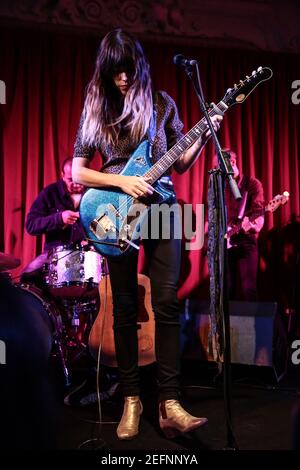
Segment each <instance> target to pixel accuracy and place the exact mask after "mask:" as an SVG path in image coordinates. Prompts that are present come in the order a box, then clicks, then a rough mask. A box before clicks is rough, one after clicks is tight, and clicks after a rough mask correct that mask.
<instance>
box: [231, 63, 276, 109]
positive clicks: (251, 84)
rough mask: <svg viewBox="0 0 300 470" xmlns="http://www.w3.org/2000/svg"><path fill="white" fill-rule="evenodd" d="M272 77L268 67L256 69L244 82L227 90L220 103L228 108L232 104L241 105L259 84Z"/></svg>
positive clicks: (241, 81)
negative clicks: (222, 102)
mask: <svg viewBox="0 0 300 470" xmlns="http://www.w3.org/2000/svg"><path fill="white" fill-rule="evenodd" d="M272 75H273V72H272V70H271V69H270V68H269V67H258V69H257V70H254V71H253V72H252V74H251V75H250V76H248V75H246V78H245V79H244V80H240V81H239V83H237V84H236V83H235V84H234V86H233V88H228V90H227V91H226V93H225V96H224V98H223V100H222V101H224V103H225V104H226V105H227V106H228V107H229V106H233V105H234V104H239V103H243V102H244V101H245V99H246V98H247V97H248V96H249V95H250V93H251V92H252V91H253V90H254V88H256V87H257V85H259V84H260V83H261V82H264V81H266V80H269V79H270V78H271V77H272Z"/></svg>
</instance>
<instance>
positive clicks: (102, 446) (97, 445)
mask: <svg viewBox="0 0 300 470" xmlns="http://www.w3.org/2000/svg"><path fill="white" fill-rule="evenodd" d="M105 266H106V269H105V272H107V273H108V266H107V261H106V260H105ZM104 291H105V294H104V299H103V300H104V315H103V316H102V318H100V321H101V337H100V340H99V347H98V352H97V368H96V395H97V407H98V410H97V414H98V418H99V420H98V421H95V422H94V424H96V425H97V424H98V427H97V432H96V437H91V438H90V439H87V440H86V441H84V442H82V443H81V444H80V445H79V446H78V449H83V448H85V447H86V446H89V445H90V444H92V450H109V449H108V446H107V444H106V442H105V441H104V439H102V437H101V435H102V425H103V421H102V419H103V416H102V406H101V395H100V360H101V351H102V343H103V335H104V327H105V318H106V313H107V297H108V274H106V275H105V289H104ZM101 302H102V299H101V298H100V303H101ZM106 424H115V422H107V423H106ZM92 434H93V433H92ZM88 448H90V447H88Z"/></svg>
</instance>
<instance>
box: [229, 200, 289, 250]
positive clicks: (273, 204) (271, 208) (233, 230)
mask: <svg viewBox="0 0 300 470" xmlns="http://www.w3.org/2000/svg"><path fill="white" fill-rule="evenodd" d="M289 198H290V194H289V193H288V192H287V191H284V193H283V194H277V196H275V197H274V198H273V199H271V201H269V202H268V204H267V205H266V206H265V207H262V208H261V209H257V210H256V211H253V212H252V213H251V215H250V216H249V217H248V218H249V221H250V222H254V220H255V219H257V218H258V217H260V216H262V215H264V213H265V212H275V211H276V209H278V207H280V206H283V205H284V204H286V203H287V202H288V200H289ZM245 217H246V216H245ZM245 217H243V218H242V219H241V220H238V222H237V223H236V224H234V225H233V226H232V227H231V226H229V227H228V230H227V233H226V235H225V238H226V239H227V249H229V248H232V246H234V245H231V243H230V238H231V237H232V236H233V235H236V234H237V233H239V231H240V230H241V229H242V223H243V220H244V218H245Z"/></svg>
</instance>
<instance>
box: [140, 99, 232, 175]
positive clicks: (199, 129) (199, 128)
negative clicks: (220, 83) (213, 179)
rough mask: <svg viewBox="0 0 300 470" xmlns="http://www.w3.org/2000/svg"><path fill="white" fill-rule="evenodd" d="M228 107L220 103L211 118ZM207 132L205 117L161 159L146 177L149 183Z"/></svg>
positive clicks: (212, 112)
mask: <svg viewBox="0 0 300 470" xmlns="http://www.w3.org/2000/svg"><path fill="white" fill-rule="evenodd" d="M227 109H228V106H227V105H226V104H225V103H224V101H220V102H219V103H218V104H217V105H214V107H213V108H212V109H210V110H209V112H208V114H209V116H210V117H213V116H215V115H216V114H224V113H225V111H226V110H227ZM206 131H207V124H206V122H205V118H204V117H203V118H202V119H201V120H200V121H199V122H198V123H197V124H196V125H195V126H194V127H192V129H191V130H190V131H189V132H188V133H187V134H185V135H184V136H183V137H182V138H181V139H180V140H179V141H178V142H177V143H176V144H175V145H174V146H173V147H172V148H171V149H170V150H168V152H167V153H166V154H165V155H164V156H163V157H161V158H160V159H159V160H158V161H157V162H156V163H155V164H154V165H153V166H152V167H151V168H150V170H148V171H147V173H146V174H145V175H144V176H146V177H149V183H150V184H152V183H154V182H155V181H157V180H158V179H159V178H160V177H161V176H162V175H163V174H164V173H165V172H166V171H167V170H168V169H169V168H170V167H171V166H172V165H173V164H174V163H175V162H176V160H178V158H179V157H180V155H182V154H183V153H184V152H185V151H186V150H187V149H188V148H189V147H191V146H192V145H193V144H194V142H196V140H197V139H199V138H200V137H201V136H202V134H203V133H204V132H206Z"/></svg>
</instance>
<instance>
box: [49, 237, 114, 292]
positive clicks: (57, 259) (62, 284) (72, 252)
mask: <svg viewBox="0 0 300 470" xmlns="http://www.w3.org/2000/svg"><path fill="white" fill-rule="evenodd" d="M105 274H106V272H105V260H104V258H103V257H102V256H101V255H100V254H99V253H97V252H96V251H95V249H94V248H93V247H89V246H88V247H87V246H84V247H80V246H76V247H75V248H71V247H67V246H58V247H56V248H55V249H54V250H53V252H52V254H51V256H50V263H49V265H48V272H47V275H46V284H47V286H48V289H49V292H50V293H51V294H52V295H53V296H55V297H63V298H84V297H96V296H97V294H98V284H99V282H100V280H101V279H102V277H103V276H104V275H105Z"/></svg>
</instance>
